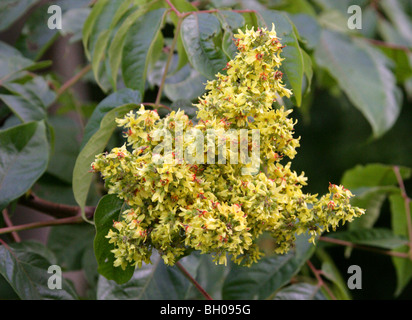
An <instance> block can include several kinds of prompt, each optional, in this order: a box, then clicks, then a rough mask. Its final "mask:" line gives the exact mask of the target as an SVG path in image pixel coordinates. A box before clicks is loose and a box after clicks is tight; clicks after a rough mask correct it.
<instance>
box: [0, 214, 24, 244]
mask: <svg viewBox="0 0 412 320" xmlns="http://www.w3.org/2000/svg"><path fill="white" fill-rule="evenodd" d="M3 219H4V222H5V223H6V226H7V227H8V228H11V227H13V223H12V222H11V220H10V217H9V213H8V212H7V209H4V210H3ZM11 235H12V237H13V239H14V241H16V242H21V238H20V236H19V234H18V233H17V232H16V231H12V233H11Z"/></svg>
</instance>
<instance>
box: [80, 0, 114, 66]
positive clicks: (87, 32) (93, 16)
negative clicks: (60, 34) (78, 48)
mask: <svg viewBox="0 0 412 320" xmlns="http://www.w3.org/2000/svg"><path fill="white" fill-rule="evenodd" d="M113 2H114V1H113ZM108 3H109V0H100V1H97V2H96V3H95V5H94V6H93V9H92V11H91V12H90V14H89V16H88V17H87V19H86V21H85V22H84V26H83V32H82V35H83V47H84V51H85V54H86V56H87V57H88V58H89V59H90V49H89V43H90V42H91V39H90V38H91V35H92V32H93V29H94V28H95V25H96V24H97V23H98V19H99V16H100V15H101V13H102V12H103V9H104V8H105V7H106V5H107V4H108Z"/></svg>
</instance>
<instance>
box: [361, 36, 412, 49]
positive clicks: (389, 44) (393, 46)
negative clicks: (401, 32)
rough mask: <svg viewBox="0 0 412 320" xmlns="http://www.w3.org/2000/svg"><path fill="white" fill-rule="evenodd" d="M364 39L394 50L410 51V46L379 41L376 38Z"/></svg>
mask: <svg viewBox="0 0 412 320" xmlns="http://www.w3.org/2000/svg"><path fill="white" fill-rule="evenodd" d="M365 40H366V41H368V42H370V43H372V44H374V45H377V46H381V47H385V48H389V49H395V50H402V51H405V52H412V48H409V47H406V46H401V45H398V44H393V43H388V42H385V41H381V40H376V39H368V38H365Z"/></svg>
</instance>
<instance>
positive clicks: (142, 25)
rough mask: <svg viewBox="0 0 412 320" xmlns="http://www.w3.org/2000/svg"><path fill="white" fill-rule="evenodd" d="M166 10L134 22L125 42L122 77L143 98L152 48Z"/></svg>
mask: <svg viewBox="0 0 412 320" xmlns="http://www.w3.org/2000/svg"><path fill="white" fill-rule="evenodd" d="M165 12H166V9H164V8H160V9H157V10H152V11H149V12H148V13H146V14H145V15H144V16H142V17H141V19H138V20H137V21H136V22H134V23H133V24H132V25H131V26H130V29H129V31H128V33H127V35H126V38H125V40H124V48H123V54H122V75H123V80H124V83H125V85H126V87H128V88H131V89H136V90H139V91H140V93H141V95H142V96H143V94H144V90H145V84H146V72H147V66H148V63H149V60H150V55H151V53H152V48H153V45H154V43H155V42H156V38H157V35H158V33H159V32H160V29H161V27H162V24H163V19H164V16H165Z"/></svg>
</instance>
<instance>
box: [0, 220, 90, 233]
mask: <svg viewBox="0 0 412 320" xmlns="http://www.w3.org/2000/svg"><path fill="white" fill-rule="evenodd" d="M82 222H84V220H83V218H82V217H81V216H74V217H68V218H62V219H54V220H49V221H40V222H33V223H27V224H21V225H19V226H11V227H7V228H1V229H0V234H6V233H10V232H17V231H22V230H30V229H36V228H44V227H50V226H56V225H61V224H73V223H82Z"/></svg>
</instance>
